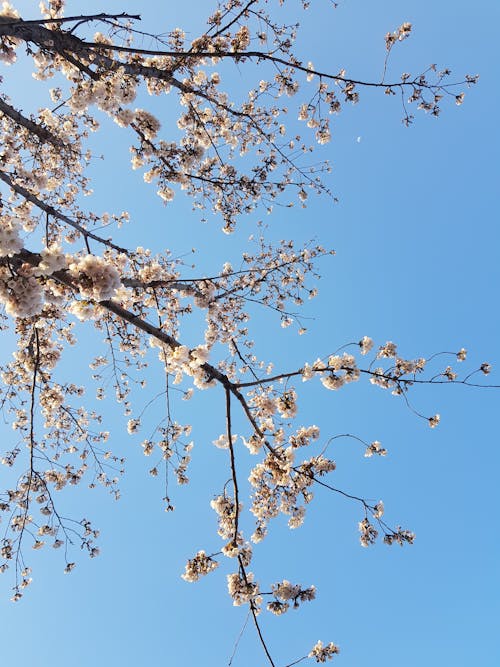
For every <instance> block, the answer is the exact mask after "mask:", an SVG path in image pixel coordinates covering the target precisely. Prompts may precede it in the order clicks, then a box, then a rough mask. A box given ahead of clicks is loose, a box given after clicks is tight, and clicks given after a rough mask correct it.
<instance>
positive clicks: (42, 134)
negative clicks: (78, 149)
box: [0, 97, 70, 148]
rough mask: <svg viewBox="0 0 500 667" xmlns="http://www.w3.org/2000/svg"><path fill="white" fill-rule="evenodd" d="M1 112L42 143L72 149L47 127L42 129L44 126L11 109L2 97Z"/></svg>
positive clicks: (0, 101) (0, 102)
mask: <svg viewBox="0 0 500 667" xmlns="http://www.w3.org/2000/svg"><path fill="white" fill-rule="evenodd" d="M0 112H1V113H3V114H4V115H5V116H8V117H9V118H10V119H11V120H13V121H14V122H15V123H17V124H18V125H21V126H22V127H24V128H25V129H27V130H28V132H30V133H31V134H35V135H36V136H37V137H38V138H39V139H40V140H41V141H43V142H47V143H49V144H52V145H53V146H55V147H56V148H70V146H69V145H68V144H66V143H64V141H63V140H62V139H60V138H59V137H56V136H54V135H53V134H52V132H49V130H47V128H45V127H42V125H39V124H38V123H35V122H34V121H32V120H31V119H29V118H26V116H23V114H22V113H20V112H19V111H17V110H16V109H14V107H11V106H10V104H7V102H6V101H5V100H3V99H2V98H1V97H0Z"/></svg>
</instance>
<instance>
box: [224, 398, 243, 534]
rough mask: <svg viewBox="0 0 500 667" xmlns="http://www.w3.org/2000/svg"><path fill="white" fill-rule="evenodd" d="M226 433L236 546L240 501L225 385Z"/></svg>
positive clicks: (229, 403)
mask: <svg viewBox="0 0 500 667" xmlns="http://www.w3.org/2000/svg"><path fill="white" fill-rule="evenodd" d="M226 433H227V442H228V447H229V455H230V458H231V476H232V478H233V493H234V533H233V545H234V546H235V547H237V546H238V541H237V540H238V521H239V516H240V508H239V505H240V501H239V492H238V478H237V476H236V459H235V456H234V447H233V440H232V429H231V388H230V387H226Z"/></svg>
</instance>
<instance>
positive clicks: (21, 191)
mask: <svg viewBox="0 0 500 667" xmlns="http://www.w3.org/2000/svg"><path fill="white" fill-rule="evenodd" d="M0 179H1V180H2V181H3V182H4V183H6V184H7V185H8V186H9V187H10V188H12V190H14V192H16V193H17V194H18V195H21V197H24V198H25V199H26V200H27V201H29V202H31V203H32V204H34V205H35V206H36V207H38V208H39V209H41V210H42V211H45V213H48V214H49V215H52V216H53V217H54V218H57V219H58V220H60V221H61V222H64V223H66V224H67V225H69V226H70V227H73V229H76V230H77V231H78V232H80V234H82V235H83V236H84V237H85V239H92V240H93V241H97V242H98V243H102V244H103V245H105V246H107V247H108V248H112V249H113V250H117V251H118V252H122V253H124V254H126V255H127V254H128V250H126V249H125V248H121V247H120V246H118V245H116V244H114V243H112V242H111V241H110V240H109V239H103V238H102V237H101V236H97V234H93V233H92V232H90V231H89V230H88V229H85V227H82V225H80V224H79V223H78V222H76V220H72V219H71V218H69V217H68V216H67V215H64V213H60V212H59V211H58V210H57V209H55V208H54V207H53V206H50V204H46V203H45V202H43V201H42V200H41V199H39V198H38V197H37V196H36V195H34V194H33V193H32V192H30V191H29V190H27V189H26V188H25V187H23V186H22V185H19V184H17V183H15V182H14V181H13V180H12V178H11V177H10V175H9V174H7V173H6V172H5V171H1V170H0Z"/></svg>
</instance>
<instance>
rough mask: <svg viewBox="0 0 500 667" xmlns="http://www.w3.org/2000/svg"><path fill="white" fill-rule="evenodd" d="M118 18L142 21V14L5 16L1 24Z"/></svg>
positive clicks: (0, 18) (33, 23) (15, 24)
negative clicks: (41, 16) (37, 17)
mask: <svg viewBox="0 0 500 667" xmlns="http://www.w3.org/2000/svg"><path fill="white" fill-rule="evenodd" d="M118 19H130V20H132V21H140V20H141V15H140V14H126V13H125V12H122V13H121V14H105V13H101V14H89V15H85V14H82V15H81V16H64V17H61V18H50V19H32V20H31V19H30V20H28V21H25V20H24V19H16V20H12V19H8V18H6V17H5V16H1V17H0V24H2V25H7V26H18V25H43V24H45V23H57V24H58V25H59V24H61V23H73V22H75V21H80V22H85V23H88V22H90V21H107V20H111V21H114V20H118Z"/></svg>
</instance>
